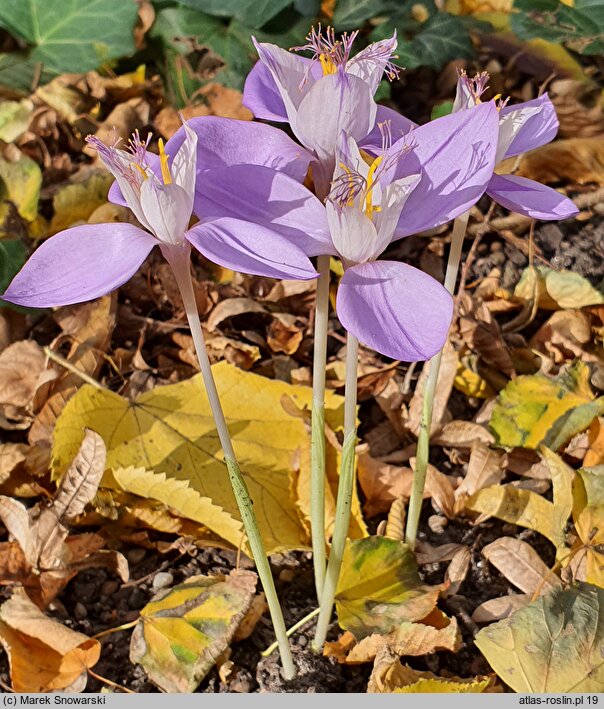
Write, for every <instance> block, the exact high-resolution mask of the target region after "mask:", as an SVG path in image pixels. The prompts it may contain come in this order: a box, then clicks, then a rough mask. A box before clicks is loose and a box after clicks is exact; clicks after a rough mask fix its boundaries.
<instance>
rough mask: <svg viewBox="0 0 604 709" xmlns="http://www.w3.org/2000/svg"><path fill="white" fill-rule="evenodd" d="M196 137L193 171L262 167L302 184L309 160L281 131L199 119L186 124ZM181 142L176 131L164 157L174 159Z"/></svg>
mask: <svg viewBox="0 0 604 709" xmlns="http://www.w3.org/2000/svg"><path fill="white" fill-rule="evenodd" d="M187 123H188V125H189V127H190V128H191V129H192V130H194V131H195V133H197V136H198V138H199V140H198V142H197V169H198V170H207V169H209V168H214V167H224V166H226V165H240V164H250V165H266V166H267V167H271V168H273V169H274V170H280V171H281V172H284V173H285V174H287V175H290V176H291V177H293V178H294V179H295V180H298V181H299V182H302V181H303V180H304V177H305V176H306V172H307V170H308V165H309V163H310V161H311V160H312V159H313V156H312V155H310V153H308V152H307V151H306V150H304V148H303V147H302V146H300V145H298V143H295V142H294V141H293V140H292V139H291V138H290V137H289V136H288V135H287V134H286V133H285V132H284V131H282V130H280V129H279V128H274V127H273V126H267V125H264V124H263V123H253V122H252V121H237V120H235V119H232V118H219V117H218V116H202V117H200V118H192V119H191V120H189V121H187ZM184 138H185V132H184V128H179V129H178V130H177V131H176V133H175V134H174V135H173V136H172V137H171V138H170V140H169V141H168V142H167V144H166V152H167V153H168V155H172V154H173V155H175V154H176V152H177V151H178V149H179V148H180V146H181V145H182V143H183V141H184Z"/></svg>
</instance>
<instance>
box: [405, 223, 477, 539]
mask: <svg viewBox="0 0 604 709" xmlns="http://www.w3.org/2000/svg"><path fill="white" fill-rule="evenodd" d="M469 216H470V213H469V212H466V213H465V214H462V215H461V216H460V217H457V219H456V220H455V221H454V223H453V233H452V235H451V248H450V249H449V258H448V260H447V270H446V272H445V283H444V286H445V288H446V289H447V290H448V291H449V293H451V294H453V292H454V290H455V283H456V281H457V273H458V271H459V262H460V260H461V250H462V246H463V240H464V236H465V234H466V228H467V226H468V218H469ZM441 359H442V350H441V351H440V352H439V353H438V354H437V355H434V357H432V359H431V360H430V362H429V363H428V365H427V366H428V367H429V370H428V377H427V379H426V385H425V388H424V394H423V405H422V416H421V420H420V425H419V432H418V437H417V452H416V455H415V472H414V474H413V485H412V487H411V497H410V498H409V510H408V512H407V528H406V530H405V541H406V542H407V544H408V545H409V546H410V547H411V549H415V543H416V541H417V529H418V526H419V517H420V514H421V510H422V500H423V498H424V488H425V486H426V472H427V470H428V459H429V457H430V429H431V427H432V410H433V408H434V396H435V394H436V385H437V384H438V373H439V372H440V362H441Z"/></svg>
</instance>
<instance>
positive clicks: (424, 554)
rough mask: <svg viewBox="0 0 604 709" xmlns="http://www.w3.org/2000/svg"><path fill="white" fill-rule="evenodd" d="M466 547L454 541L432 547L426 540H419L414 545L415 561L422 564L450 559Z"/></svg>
mask: <svg viewBox="0 0 604 709" xmlns="http://www.w3.org/2000/svg"><path fill="white" fill-rule="evenodd" d="M466 548H467V547H466V546H465V545H464V544H458V543H456V542H450V543H449V544H441V545H440V546H437V547H433V546H432V545H431V544H428V542H423V541H421V540H420V541H418V543H417V547H416V557H417V563H418V564H419V565H420V566H422V565H423V564H434V563H438V562H441V561H451V559H453V558H454V556H455V555H456V554H457V553H458V552H459V551H460V550H461V549H466Z"/></svg>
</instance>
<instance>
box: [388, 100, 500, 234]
mask: <svg viewBox="0 0 604 709" xmlns="http://www.w3.org/2000/svg"><path fill="white" fill-rule="evenodd" d="M498 117H499V114H498V112H497V109H496V108H495V105H494V104H493V102H492V101H490V102H489V103H483V104H481V105H479V106H476V108H472V109H470V110H468V111H459V112H458V113H452V114H450V115H448V116H443V117H442V118H437V119H435V120H434V121H430V123H427V124H426V125H423V126H420V127H419V128H416V129H415V130H414V131H413V132H412V133H411V135H410V141H411V144H413V146H414V147H413V150H411V151H410V152H409V153H407V154H406V155H405V156H404V157H403V158H402V159H401V160H400V162H399V163H398V166H397V170H396V178H397V179H400V178H401V177H404V176H407V175H412V174H420V175H421V176H422V177H421V180H420V182H419V184H418V185H417V186H416V187H415V189H414V190H413V192H412V193H411V195H410V196H409V199H408V200H407V203H406V204H405V207H404V209H403V212H402V214H401V218H400V220H399V224H398V227H397V230H396V238H400V237H402V236H408V235H409V234H416V233H417V232H420V231H425V230H426V229H432V228H433V227H435V226H438V225H439V224H443V223H444V222H447V221H449V220H450V219H454V218H455V217H457V216H459V215H460V214H462V213H463V212H465V211H467V210H468V209H469V208H470V207H471V206H472V205H474V204H475V203H476V202H477V201H478V200H479V199H480V197H481V196H482V194H483V193H484V191H485V189H486V186H487V184H488V182H489V180H490V179H491V177H492V175H493V169H494V166H495V151H496V148H497V140H498V135H499V120H498Z"/></svg>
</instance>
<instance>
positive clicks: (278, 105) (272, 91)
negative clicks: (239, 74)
mask: <svg viewBox="0 0 604 709" xmlns="http://www.w3.org/2000/svg"><path fill="white" fill-rule="evenodd" d="M294 56H295V57H296V59H297V61H298V62H300V65H301V66H304V67H305V70H306V71H309V72H310V74H309V76H308V79H307V80H308V81H314V80H315V79H318V78H320V77H321V76H322V75H323V71H322V69H321V65H320V64H319V62H314V63H313V62H312V61H311V60H310V59H307V58H306V57H299V56H297V55H294ZM243 105H244V106H246V107H247V108H249V109H250V111H251V112H252V113H253V114H254V116H255V117H256V118H260V119H262V120H265V121H276V122H279V123H280V122H284V123H287V120H288V118H287V111H286V110H285V104H284V103H283V99H282V98H281V94H280V92H279V88H278V87H277V84H276V83H275V79H274V78H273V75H272V73H271V70H270V69H269V68H268V66H266V64H264V63H263V62H262V61H258V62H256V64H254V66H253V68H252V70H251V71H250V73H249V74H248V75H247V79H246V80H245V86H244V87H243Z"/></svg>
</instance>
